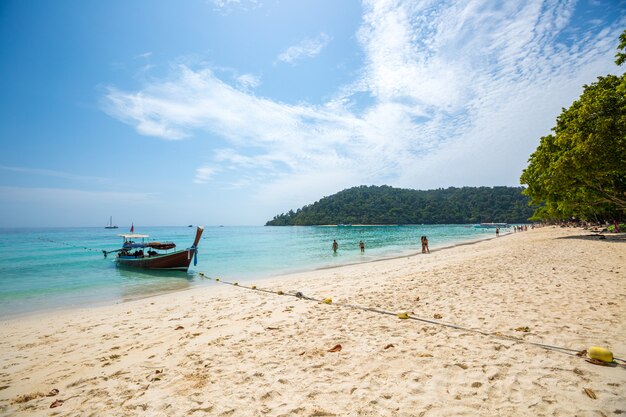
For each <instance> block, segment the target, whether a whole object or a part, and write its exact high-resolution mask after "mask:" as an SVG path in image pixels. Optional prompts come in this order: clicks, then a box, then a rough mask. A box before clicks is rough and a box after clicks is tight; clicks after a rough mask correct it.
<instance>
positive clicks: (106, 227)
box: [104, 216, 117, 229]
mask: <svg viewBox="0 0 626 417" xmlns="http://www.w3.org/2000/svg"><path fill="white" fill-rule="evenodd" d="M104 228H105V229H117V226H114V225H113V216H111V217H109V224H108V225H106V226H104Z"/></svg>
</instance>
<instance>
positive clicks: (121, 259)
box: [103, 226, 204, 271]
mask: <svg viewBox="0 0 626 417" xmlns="http://www.w3.org/2000/svg"><path fill="white" fill-rule="evenodd" d="M203 231H204V228H203V227H202V226H198V229H197V230H196V238H195V240H194V241H193V245H191V246H190V247H188V248H186V249H183V250H178V251H175V252H168V251H169V250H171V249H175V248H176V244H174V243H173V242H150V241H146V239H148V238H149V237H150V236H149V235H143V234H136V233H127V234H119V235H118V236H120V237H122V238H123V239H124V243H123V244H122V248H121V249H116V250H113V251H109V252H106V251H103V252H104V256H105V257H106V256H107V254H108V253H112V252H117V256H116V258H115V261H116V262H117V263H118V264H119V265H124V266H131V267H136V268H143V269H169V270H178V271H186V270H188V269H189V265H190V264H191V261H192V260H193V261H194V265H196V263H197V261H198V243H199V242H200V237H201V236H202V232H203Z"/></svg>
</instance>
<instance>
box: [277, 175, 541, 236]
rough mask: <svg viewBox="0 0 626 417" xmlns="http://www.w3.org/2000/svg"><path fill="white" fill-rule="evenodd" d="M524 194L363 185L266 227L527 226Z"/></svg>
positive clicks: (502, 189)
mask: <svg viewBox="0 0 626 417" xmlns="http://www.w3.org/2000/svg"><path fill="white" fill-rule="evenodd" d="M522 190H523V188H522V187H462V188H455V187H450V188H446V189H443V188H440V189H436V190H426V191H422V190H411V189H404V188H394V187H390V186H387V185H383V186H365V185H362V186H359V187H352V188H349V189H347V190H343V191H340V192H338V193H336V194H333V195H331V196H328V197H324V198H322V199H321V200H319V201H317V202H315V203H313V204H310V205H306V206H304V207H302V208H299V209H297V210H296V211H293V210H290V211H289V212H288V213H283V214H280V215H277V216H274V218H273V219H272V220H270V221H268V222H267V223H266V224H265V225H266V226H313V225H322V224H469V223H483V222H498V223H501V222H502V223H504V222H507V223H524V222H527V221H528V218H529V217H530V216H532V214H533V211H534V209H533V208H532V207H530V206H529V205H528V203H529V201H530V198H529V197H527V196H525V195H523V194H522Z"/></svg>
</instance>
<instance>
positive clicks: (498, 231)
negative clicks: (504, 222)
mask: <svg viewBox="0 0 626 417" xmlns="http://www.w3.org/2000/svg"><path fill="white" fill-rule="evenodd" d="M498 236H500V228H499V227H496V237H498Z"/></svg>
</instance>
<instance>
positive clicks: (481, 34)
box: [0, 0, 626, 227]
mask: <svg viewBox="0 0 626 417" xmlns="http://www.w3.org/2000/svg"><path fill="white" fill-rule="evenodd" d="M624 29H626V2H625V1H620V0H613V1H609V0H607V1H602V0H580V1H556V0H544V1H540V0H528V1H524V2H518V1H478V0H466V1H447V2H446V1H434V0H432V1H401V0H376V1H374V0H371V1H363V2H356V1H336V0H335V1H323V0H322V1H320V0H314V1H313V0H311V1H308V0H298V1H295V0H292V1H281V0H268V1H266V0H203V1H199V0H198V1H193V0H190V1H181V2H172V1H152V0H151V1H139V0H137V1H121V0H119V1H118V0H111V1H106V2H96V1H78V0H76V1H71V0H69V1H62V2H55V1H46V0H44V1H34V0H5V1H3V2H0V91H2V94H0V118H1V122H0V227H10V226H101V225H104V223H106V222H107V221H108V218H109V216H110V215H112V216H113V217H114V219H115V220H114V221H115V223H118V224H119V225H120V226H126V225H129V224H130V223H131V222H134V223H135V224H136V225H186V224H207V225H219V224H224V225H238V224H245V225H254V224H263V223H264V222H265V221H266V220H269V219H271V218H272V217H273V216H274V215H275V214H279V213H282V212H286V211H288V210H289V209H296V208H298V207H301V206H303V205H305V204H310V203H313V202H314V201H317V200H319V199H320V198H321V197H323V196H325V195H330V194H333V193H335V192H337V191H340V190H342V189H344V188H348V187H352V186H356V185H362V184H366V185H372V184H375V185H382V184H388V185H392V186H396V187H404V188H414V189H431V188H438V187H449V186H464V185H469V186H479V185H487V186H493V185H518V184H519V176H520V173H521V170H522V169H523V168H524V167H525V165H526V161H527V159H528V157H529V155H530V153H532V151H533V150H534V149H535V148H536V146H537V145H538V143H539V138H540V137H541V136H543V135H545V134H547V133H549V132H550V128H551V127H552V126H553V125H554V122H555V118H556V116H557V115H558V114H559V113H560V111H561V108H563V107H568V106H569V105H570V104H571V103H572V101H573V100H575V99H576V97H578V96H579V95H580V93H581V91H582V85H583V84H586V83H591V82H593V81H594V80H595V78H596V77H597V76H599V75H605V74H607V73H613V74H618V73H620V74H621V73H622V72H623V69H621V68H618V67H617V66H615V64H614V62H613V61H614V55H615V53H616V46H617V43H618V42H617V38H618V36H619V34H620V33H621V32H622V31H623V30H624Z"/></svg>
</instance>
